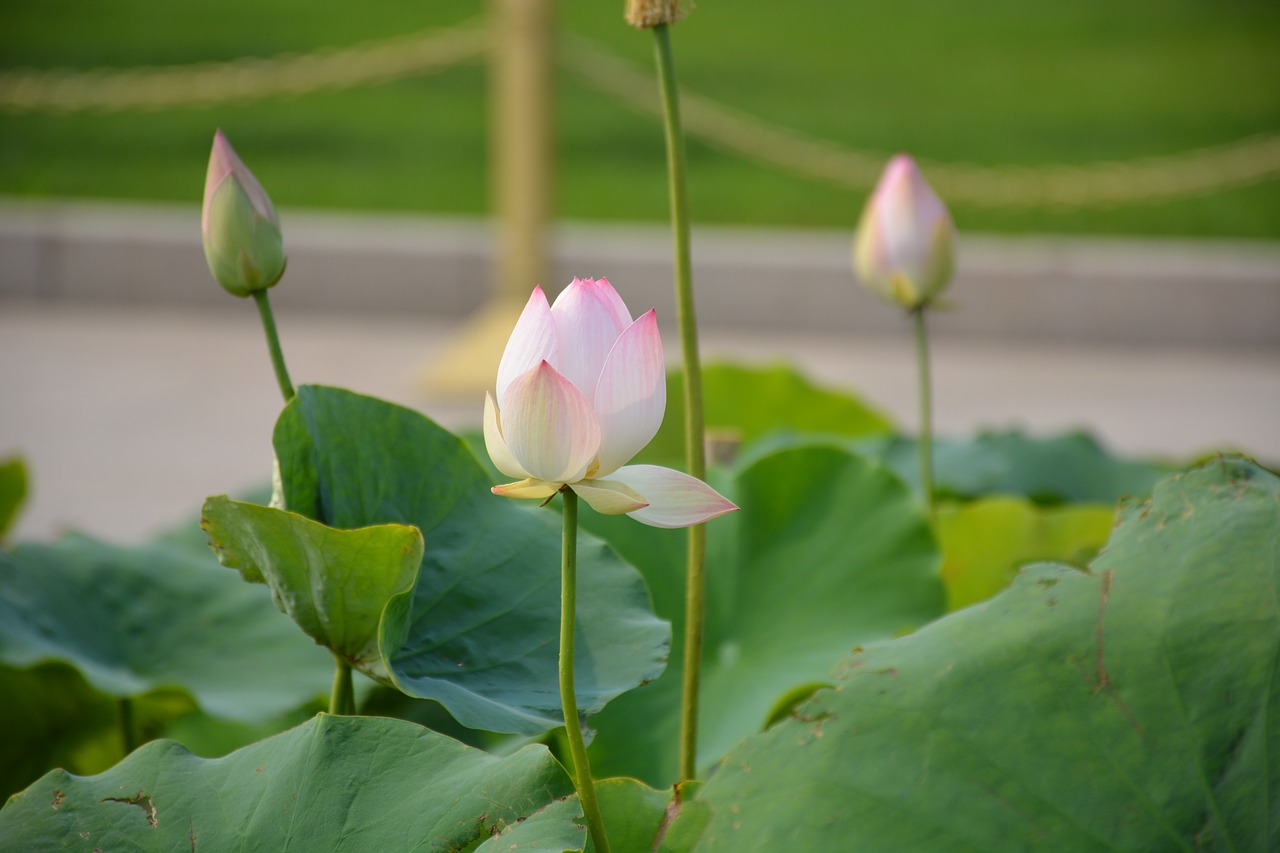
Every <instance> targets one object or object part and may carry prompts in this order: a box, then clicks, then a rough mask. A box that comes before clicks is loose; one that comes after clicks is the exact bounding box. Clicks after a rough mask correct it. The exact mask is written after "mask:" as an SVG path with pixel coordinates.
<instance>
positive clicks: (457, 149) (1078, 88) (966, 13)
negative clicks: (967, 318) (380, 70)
mask: <svg viewBox="0 0 1280 853" xmlns="http://www.w3.org/2000/svg"><path fill="white" fill-rule="evenodd" d="M9 7H10V8H9V9H8V13H9V14H8V15H7V16H6V26H5V27H4V29H3V30H2V31H0V57H3V59H0V62H2V63H3V64H4V65H6V66H31V67H36V68H42V69H49V68H60V67H67V68H80V69H86V68H94V67H99V66H112V67H132V66H138V65H166V64H168V65H184V64H188V63H191V62H198V61H218V60H229V59H236V58H240V57H246V56H249V57H261V56H270V55H274V54H278V53H287V52H308V51H313V50H316V49H318V48H322V47H338V46H348V45H351V44H354V43H357V42H360V41H362V40H365V39H375V38H387V37H391V36H397V35H402V34H405V33H409V32H413V31H416V30H420V29H423V28H427V27H435V26H447V25H450V24H453V23H456V22H458V21H460V20H462V19H464V18H467V17H470V16H472V15H475V14H479V13H482V12H483V11H484V8H485V7H484V5H483V4H481V3H478V2H468V3H433V4H413V5H408V6H406V5H405V4H403V3H399V2H394V0H371V2H368V3H364V4H361V6H360V7H359V9H358V11H356V10H355V9H353V7H350V6H344V5H341V4H333V5H319V6H318V5H316V4H314V3H303V2H300V0H273V2H271V3H260V2H249V1H248V0H225V2H222V3H219V4H218V5H216V6H200V5H192V4H183V5H180V6H175V5H171V4H164V3H160V2H157V0H121V1H120V2H115V3H112V4H110V6H106V5H103V4H101V3H96V2H92V0H63V2H59V3H56V4H48V3H35V2H17V3H11V4H9ZM247 20H248V21H252V22H253V26H251V27H246V26H244V22H245V21H247ZM561 20H562V23H563V25H564V26H565V27H566V28H567V29H568V30H569V31H571V32H574V33H580V34H582V35H585V36H588V37H590V38H592V39H594V40H596V41H598V42H601V43H603V44H604V45H606V46H607V47H608V48H609V49H610V50H612V51H614V52H616V53H618V54H620V55H622V56H623V57H625V58H628V59H630V60H632V61H634V62H635V63H636V64H637V65H638V66H639V67H641V68H643V67H644V66H643V63H645V62H647V61H648V60H649V55H648V50H649V44H648V40H646V39H643V38H638V37H637V34H636V33H635V32H634V31H632V30H630V28H628V27H625V26H623V25H622V23H621V4H620V3H613V4H610V3H599V2H595V0H569V2H566V3H565V4H564V7H563V11H562V15H561ZM1277 32H1280V11H1278V10H1277V9H1276V8H1275V7H1274V5H1273V4H1266V3H1258V2H1236V3H1229V4H1204V3H1192V2H1185V0H1184V2H1176V3H1169V2H1165V0H1130V2H1128V3H1124V4H1115V3H1109V2H1105V0H1077V2H1075V3H1071V4H1029V3H1022V2H1016V0H982V2H978V3H966V4H963V5H957V4H955V3H952V2H949V1H948V0H915V2H911V3H858V4H836V3H807V4H793V5H792V6H789V7H788V8H787V10H786V14H778V13H777V9H776V4H775V3H772V2H770V1H769V0H737V2H734V3H703V4H701V5H700V7H699V8H698V9H697V10H696V11H695V13H694V14H692V15H690V16H689V17H688V19H686V20H685V21H683V22H681V24H680V25H679V27H678V30H677V32H676V40H677V45H678V49H679V53H680V72H681V75H682V80H683V83H684V85H685V86H687V87H688V89H689V90H690V91H694V92H698V93H701V94H703V95H706V96H708V97H711V98H715V99H717V100H719V101H721V102H723V103H724V104H726V105H728V106H729V107H731V108H734V109H736V110H740V111H743V112H746V113H747V114H750V115H754V116H758V117H760V118H761V119H763V120H765V121H766V122H770V123H774V124H776V125H779V126H782V127H786V128H791V129H794V130H796V131H799V132H800V133H802V134H805V135H809V136H812V137H816V138H819V139H825V140H830V141H832V142H834V143H836V144H838V145H840V146H848V147H851V148H858V149H865V150H870V151H876V152H881V153H883V154H884V155H885V156H886V157H887V156H888V155H889V154H891V153H893V152H894V151H899V150H911V151H914V152H916V153H917V154H918V155H920V156H921V157H922V158H923V159H924V160H933V161H947V162H970V163H976V164H981V165H1001V164H1010V165H1023V166H1037V165H1043V164H1050V163H1082V162H1095V161H1106V160H1128V159H1130V158H1136V157H1145V156H1152V155H1163V154H1172V153H1176V152H1181V151H1186V150H1190V149H1195V148H1201V147H1204V146H1209V145H1216V144H1220V143H1224V142H1228V141H1231V140H1234V139H1238V138H1241V137H1245V136H1249V135H1251V134H1256V133H1261V132H1272V131H1274V130H1275V129H1276V119H1277V112H1276V101H1275V98H1274V92H1273V89H1272V87H1271V85H1270V81H1273V80H1275V79H1276V78H1277V76H1278V75H1280V65H1278V64H1277V63H1278V62H1280V59H1278V57H1280V51H1277V50H1276V33H1277ZM765 56H767V57H768V61H767V62H761V61H760V59H759V58H760V57H765ZM1015 72H1016V73H1015ZM833 80H834V81H850V82H852V81H863V82H864V83H865V85H846V86H842V87H841V88H840V89H839V92H840V94H839V101H838V104H837V103H834V102H833V101H832V95H831V92H832V89H831V87H830V85H829V84H830V81H833ZM1027 81H1034V85H1028V82H1027ZM560 83H561V85H560V87H559V91H558V94H559V99H560V101H561V104H562V106H561V109H560V110H559V115H558V120H559V128H558V134H557V136H558V138H559V153H560V155H561V158H562V159H563V160H564V161H565V162H572V163H573V168H572V169H561V170H559V174H558V185H557V187H556V190H557V192H556V195H557V197H558V198H559V199H560V200H561V203H560V212H561V214H562V215H564V216H565V217H568V218H574V219H609V220H619V221H636V220H650V221H659V220H662V219H663V218H664V216H665V214H666V204H667V199H666V191H665V188H664V187H663V186H661V184H660V182H656V181H651V180H650V176H651V175H654V174H658V173H660V172H661V168H662V166H661V157H662V152H661V143H660V140H661V131H660V129H659V127H658V126H657V125H656V124H655V123H654V122H653V121H652V120H650V119H649V118H647V117H644V116H639V115H636V114H635V113H634V112H632V111H631V110H630V109H628V108H627V107H626V106H625V105H623V104H621V103H619V102H618V101H616V100H614V99H612V98H610V97H608V96H606V95H603V94H601V93H599V92H598V91H596V90H595V89H593V88H589V87H587V86H586V85H584V83H583V81H582V80H581V79H580V78H578V77H576V76H574V75H570V74H567V73H565V74H563V75H562V77H561V79H560ZM484 85H485V73H484V70H483V69H482V68H480V67H477V66H476V65H474V64H471V65H465V66H462V67H458V68H454V69H449V70H447V71H444V72H443V73H440V74H437V75H435V76H429V77H424V78H422V79H410V80H404V81H399V82H394V83H388V84H385V85H382V86H374V87H369V88H364V89H356V90H352V91H323V92H319V93H316V94H313V95H309V96H305V97H299V98H294V99H275V100H268V101H260V102H246V103H243V104H224V105H219V106H218V107H217V108H216V109H215V108H183V109H178V110H171V111H159V112H154V113H148V112H129V113H120V114H109V113H105V114H104V113H80V114H62V115H60V114H40V113H29V114H10V115H6V116H5V122H6V127H7V128H9V129H10V131H11V132H9V133H6V134H3V135H0V191H2V192H4V193H7V194H21V195H33V196H54V195H61V196H70V197H76V198H84V197H104V198H147V199H170V200H183V201H185V200H187V199H188V198H190V197H191V195H192V193H193V192H194V187H196V186H198V182H193V180H192V176H193V175H199V174H201V173H202V172H203V168H204V157H205V156H206V155H207V153H208V140H209V129H210V127H211V126H212V125H214V124H220V125H221V126H222V127H223V128H224V129H225V130H227V132H228V133H229V134H231V137H232V138H233V139H234V140H236V144H237V145H238V146H241V148H242V150H253V151H254V157H253V164H254V170H255V172H256V173H257V174H258V177H259V178H261V179H262V180H263V182H264V183H265V184H266V185H267V186H270V187H271V188H272V193H273V196H274V197H275V198H276V199H277V200H281V199H288V200H289V204H291V205H299V206H307V207H335V208H361V209H384V210H412V211H430V212H435V213H442V214H481V213H483V212H485V210H486V208H485V199H486V198H487V197H488V195H487V193H486V186H485V174H484V163H485V155H484V152H485V150H486V146H485V145H484V136H483V134H484V128H485V122H486V113H485V109H484ZM1224 93H1230V97H1224V96H1223V94H1224ZM868 116H874V117H876V120H874V121H868V120H867V117H868ZM90 140H91V141H92V144H88V143H89V141H90ZM689 157H690V161H691V166H692V167H693V172H694V174H693V180H692V185H691V187H690V194H691V209H692V211H693V212H694V214H695V215H696V216H697V217H699V218H700V219H701V220H703V221H707V222H724V223H744V224H745V223H750V224H767V225H801V226H819V227H827V228H841V229H847V228H851V227H852V226H853V224H854V220H855V218H856V211H857V209H858V206H859V204H860V199H857V198H853V199H851V197H850V193H849V191H848V190H847V189H844V188H842V187H838V186H834V185H827V184H818V183H814V182H811V181H808V180H804V179H799V178H797V177H795V176H794V175H791V174H789V173H785V172H782V171H779V170H777V169H774V168H770V167H766V166H761V165H758V164H756V163H753V162H748V161H745V160H744V159H742V158H740V157H739V156H737V155H734V154H731V153H726V152H722V151H719V150H716V149H714V148H712V147H709V146H707V145H705V144H703V143H700V142H699V141H698V140H696V139H694V140H692V142H691V145H690V149H689ZM442 164H447V166H446V165H442ZM925 171H926V174H928V164H927V163H925ZM1278 210H1280V184H1278V183H1277V182H1275V181H1271V182H1269V183H1265V184H1262V185H1259V186H1255V187H1246V188H1241V189H1230V190H1226V191H1223V192H1219V193H1216V194H1214V195H1212V196H1209V197H1205V198H1191V199H1186V200H1182V201H1178V202H1174V203H1167V204H1159V205H1153V204H1144V205H1132V206H1116V207H1109V208H1102V209H1086V210H1079V211H1061V210H1031V211H1026V210H1009V209H1000V208H998V207H995V208H975V207H961V206H956V207H955V209H954V212H955V214H956V218H957V222H958V223H959V224H960V225H961V227H962V228H963V229H972V230H975V231H1011V232H1039V231H1050V232H1075V233H1089V234H1099V233H1102V234H1171V235H1172V234H1182V235H1204V236H1211V235H1216V236H1224V237H1225V236H1235V237H1248V236H1253V237H1268V238H1275V237H1276V236H1278V235H1280V225H1277V223H1280V215H1277V211H1278ZM286 227H287V211H286Z"/></svg>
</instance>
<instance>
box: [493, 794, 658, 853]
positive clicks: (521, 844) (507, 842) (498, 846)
mask: <svg viewBox="0 0 1280 853" xmlns="http://www.w3.org/2000/svg"><path fill="white" fill-rule="evenodd" d="M585 824H586V821H585V819H584V818H583V817H582V806H581V805H580V804H579V802H578V797H577V795H574V796H572V797H565V798H564V799H562V800H556V801H555V802H553V803H551V804H550V805H547V806H543V807H542V808H541V809H539V810H538V811H536V812H534V813H533V814H532V815H530V816H529V818H528V820H524V821H521V822H520V823H516V824H510V825H508V826H506V827H504V828H503V829H502V830H501V831H500V832H499V833H498V834H496V835H494V836H493V837H492V838H489V839H488V840H486V841H485V842H484V843H483V844H481V845H480V846H479V847H477V848H476V849H475V853H508V851H511V850H519V851H520V853H582V850H583V847H584V846H585V844H586V838H587V830H586V825H585ZM609 845H610V847H611V848H612V849H613V850H617V851H619V853H623V851H629V850H635V851H637V853H639V851H640V850H641V849H647V848H639V847H624V846H622V845H621V844H619V843H618V839H617V838H614V837H613V835H612V834H611V835H610V837H609Z"/></svg>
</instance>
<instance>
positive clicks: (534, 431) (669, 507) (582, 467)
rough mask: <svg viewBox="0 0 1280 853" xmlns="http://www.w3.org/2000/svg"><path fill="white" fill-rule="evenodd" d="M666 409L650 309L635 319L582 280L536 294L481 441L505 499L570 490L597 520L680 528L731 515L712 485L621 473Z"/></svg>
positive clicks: (636, 470)
mask: <svg viewBox="0 0 1280 853" xmlns="http://www.w3.org/2000/svg"><path fill="white" fill-rule="evenodd" d="M666 406H667V391H666V378H665V375H664V365H663V359H662V339H661V337H659V335H658V321H657V318H656V315H655V314H654V312H653V311H652V310H650V311H649V312H648V313H647V314H644V315H643V316H641V317H640V318H639V319H637V320H635V321H632V319H631V314H630V312H629V311H628V310H627V306H626V305H625V304H623V301H622V298H621V297H620V296H618V293H617V291H615V290H614V289H613V286H612V285H611V284H609V281H608V279H604V278H601V279H599V280H595V279H590V278H588V279H578V278H575V279H574V280H573V282H572V283H571V284H570V285H569V286H568V287H567V288H566V289H565V291H564V292H563V293H561V294H560V296H559V297H558V298H557V299H556V301H555V305H548V304H547V297H546V295H545V294H544V293H543V292H542V288H541V287H535V288H534V289H533V295H532V296H530V297H529V302H528V304H526V305H525V307H524V311H523V313H521V315H520V319H519V320H518V321H517V322H516V327H515V329H514V330H513V331H512V333H511V338H510V340H508V341H507V349H506V352H504V353H503V355H502V362H501V363H500V364H499V365H498V387H497V399H496V401H495V398H494V396H493V395H492V394H486V395H485V404H484V441H485V446H486V447H487V448H488V450H489V457H490V458H491V459H492V460H493V464H494V465H496V466H497V468H498V470H499V471H501V472H502V473H504V474H506V475H507V476H508V477H515V478H519V479H518V482H514V483H507V484H505V485H501V486H494V487H493V491H494V494H498V495H504V496H506V497H512V498H544V499H545V498H550V497H552V496H553V495H555V494H556V493H557V492H558V491H560V490H561V489H562V488H565V487H568V488H570V489H572V490H573V491H574V492H576V493H577V494H578V495H579V496H580V497H581V498H582V499H583V500H584V501H586V502H587V503H588V504H590V505H591V507H592V508H594V509H595V510H596V511H597V512H601V513H604V514H605V515H618V514H621V513H626V514H628V515H630V516H631V517H632V518H634V519H636V520H637V521H642V522H644V523H645V524H649V525H652V526H654V527H687V526H689V525H691V524H700V523H701V522H704V521H707V520H708V519H712V518H715V517H716V516H718V515H724V514H725V513H727V512H732V511H733V510H735V509H737V507H736V506H734V505H733V504H732V503H730V502H729V501H727V500H725V499H724V498H723V497H721V496H720V495H719V494H717V493H716V492H715V490H713V489H712V488H711V487H710V486H708V485H707V484H705V483H703V482H702V481H701V480H698V479H696V478H694V477H690V476H688V475H687V474H682V473H680V472H679V471H673V470H671V469H670V468H662V467H659V466H656V465H627V464H626V463H627V462H628V461H630V460H631V457H633V456H634V455H635V454H636V453H638V452H639V451H640V450H641V449H642V448H643V447H644V446H645V445H646V444H648V443H649V441H650V440H651V439H652V438H653V436H654V434H655V433H657V431H658V427H659V426H661V424H662V415H663V412H664V411H665V410H666Z"/></svg>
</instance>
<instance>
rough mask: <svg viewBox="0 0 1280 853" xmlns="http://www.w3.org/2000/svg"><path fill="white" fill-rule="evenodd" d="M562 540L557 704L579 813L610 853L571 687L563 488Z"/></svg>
mask: <svg viewBox="0 0 1280 853" xmlns="http://www.w3.org/2000/svg"><path fill="white" fill-rule="evenodd" d="M561 494H562V495H563V496H564V538H563V541H562V545H561V559H560V705H561V707H562V708H563V709H564V729H565V734H566V735H567V736H568V738H569V754H570V755H572V756H573V786H574V787H575V788H577V789H578V799H579V800H580V801H581V802H582V813H583V814H584V815H585V816H586V818H587V826H588V828H590V830H591V840H592V841H593V842H595V845H596V853H609V839H608V837H606V836H605V832H604V818H603V817H602V816H601V815H600V803H599V802H598V801H597V800H596V788H595V783H594V782H592V781H591V765H590V764H588V763H587V745H586V743H584V742H583V740H582V723H581V721H580V720H579V719H578V699H577V693H576V692H575V690H574V685H573V623H574V616H575V611H576V608H577V599H578V496H577V494H575V493H574V492H573V490H572V489H564V490H563V491H562V492H561Z"/></svg>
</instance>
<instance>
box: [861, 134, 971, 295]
mask: <svg viewBox="0 0 1280 853" xmlns="http://www.w3.org/2000/svg"><path fill="white" fill-rule="evenodd" d="M954 242H955V225H954V224H953V223H952V221H951V214H950V213H948V212H947V207H946V205H945V204H943V202H942V199H940V198H939V197H938V195H937V194H936V193H935V192H934V191H933V189H932V188H931V187H930V186H929V183H928V182H927V181H926V180H925V178H924V175H923V174H921V172H920V169H919V168H918V167H917V166H916V163H915V161H914V160H912V159H911V157H909V156H907V155H905V154H899V155H897V156H896V157H894V158H893V159H892V160H891V161H890V162H889V165H888V166H887V167H885V170H884V174H883V175H882V176H881V178H880V182H879V183H878V184H877V185H876V189H875V192H874V193H873V194H872V196H871V199H870V200H869V201H868V202H867V206H866V208H865V210H864V211H863V214H862V218H861V220H860V222H859V223H858V234H857V237H856V238H855V242H854V267H855V269H856V271H857V273H858V277H859V278H861V279H862V280H863V282H864V283H866V284H867V285H868V286H870V287H871V288H872V289H874V290H875V291H876V292H877V293H879V294H880V295H881V296H883V297H884V298H886V299H889V300H891V301H896V302H900V303H902V304H903V305H905V306H906V307H909V308H911V307H916V306H918V305H920V304H926V303H928V302H929V301H931V300H932V299H933V298H934V297H936V296H937V295H938V294H939V293H941V292H942V291H943V290H944V289H945V288H946V286H947V283H948V282H949V281H950V278H951V271H952V269H951V267H952V244H953V243H954Z"/></svg>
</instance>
